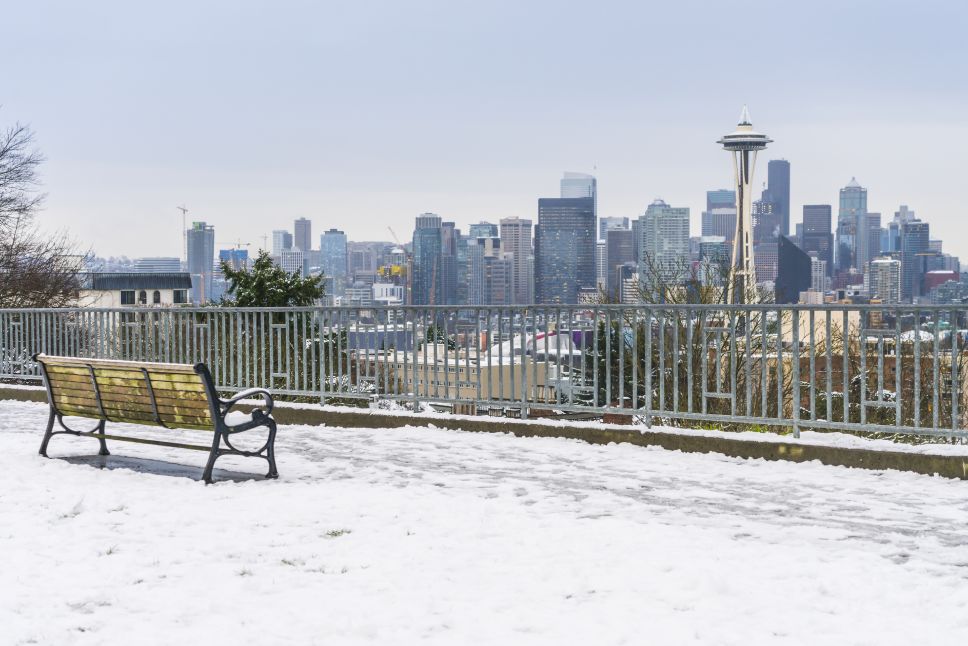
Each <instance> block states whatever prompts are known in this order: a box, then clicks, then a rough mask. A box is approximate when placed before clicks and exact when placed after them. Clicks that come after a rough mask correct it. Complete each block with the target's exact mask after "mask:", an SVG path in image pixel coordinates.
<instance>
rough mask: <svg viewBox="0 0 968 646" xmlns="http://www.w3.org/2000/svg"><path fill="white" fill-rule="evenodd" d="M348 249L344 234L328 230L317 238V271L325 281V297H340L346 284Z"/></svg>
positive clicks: (335, 230)
mask: <svg viewBox="0 0 968 646" xmlns="http://www.w3.org/2000/svg"><path fill="white" fill-rule="evenodd" d="M348 251H349V247H348V240H347V238H346V234H345V233H344V232H342V231H340V230H339V229H335V228H334V229H328V230H327V231H324V232H323V234H322V235H321V236H319V269H320V271H321V272H322V273H323V277H324V279H325V281H326V294H327V296H332V297H337V296H341V295H342V293H343V290H344V289H345V288H346V286H347V284H348V280H347V278H348V276H349V253H348Z"/></svg>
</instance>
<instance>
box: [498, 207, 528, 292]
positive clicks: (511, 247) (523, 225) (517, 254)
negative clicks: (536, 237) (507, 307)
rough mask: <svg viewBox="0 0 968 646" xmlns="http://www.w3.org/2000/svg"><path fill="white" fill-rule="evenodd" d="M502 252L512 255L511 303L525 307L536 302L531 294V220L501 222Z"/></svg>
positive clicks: (505, 220) (503, 220) (520, 219)
mask: <svg viewBox="0 0 968 646" xmlns="http://www.w3.org/2000/svg"><path fill="white" fill-rule="evenodd" d="M501 250H502V251H503V252H504V253H505V254H509V255H510V261H511V302H512V303H513V304H515V305H525V304H529V303H532V302H534V295H533V294H532V293H531V285H532V280H531V272H530V266H531V261H530V258H531V256H532V251H531V220H526V219H523V218H504V219H502V220H501Z"/></svg>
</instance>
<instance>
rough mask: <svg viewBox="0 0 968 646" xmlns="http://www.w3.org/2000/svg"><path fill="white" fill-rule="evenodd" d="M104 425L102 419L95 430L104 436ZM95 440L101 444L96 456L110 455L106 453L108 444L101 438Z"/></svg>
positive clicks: (108, 452)
mask: <svg viewBox="0 0 968 646" xmlns="http://www.w3.org/2000/svg"><path fill="white" fill-rule="evenodd" d="M104 425H105V421H104V420H103V419H102V420H101V423H100V424H98V425H97V429H96V430H97V432H98V433H100V434H101V435H104ZM97 439H98V442H100V443H101V450H100V451H98V452H97V454H98V455H111V452H110V451H108V443H107V442H106V441H105V439H104V438H103V437H99V438H97Z"/></svg>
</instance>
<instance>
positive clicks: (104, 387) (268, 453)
mask: <svg viewBox="0 0 968 646" xmlns="http://www.w3.org/2000/svg"><path fill="white" fill-rule="evenodd" d="M34 360H35V361H36V362H37V363H38V364H39V365H40V369H41V373H42V374H43V377H44V385H45V386H46V388H47V400H48V401H49V402H50V419H49V420H48V422H47V431H46V432H45V433H44V440H43V442H42V443H41V445H40V454H41V455H43V456H44V457H47V444H48V443H49V442H50V438H51V437H52V436H54V435H58V434H68V435H77V436H85V437H95V438H97V439H98V441H99V442H100V443H101V450H100V452H99V454H100V455H109V453H108V447H107V443H106V442H105V440H121V441H126V442H139V443H142V444H155V445H159V446H171V447H176V448H184V449H197V450H202V451H208V452H209V453H208V462H207V463H206V465H205V471H204V472H203V474H202V478H203V479H204V480H205V482H206V483H211V482H212V469H213V468H214V466H215V461H216V460H217V459H218V458H219V457H221V456H223V455H240V456H244V457H260V458H263V459H265V460H266V461H267V462H268V463H269V473H268V474H266V477H267V478H277V477H278V473H277V471H276V460H275V447H274V445H275V438H276V422H275V420H273V419H272V416H271V414H272V406H273V401H272V395H270V394H269V392H268V391H266V390H263V389H260V388H254V389H251V390H246V391H244V392H241V393H239V394H237V395H236V396H235V397H232V398H231V399H221V398H219V396H218V392H216V390H215V383H214V382H213V381H212V375H211V373H209V371H208V368H207V367H206V366H205V364H202V363H198V364H195V365H190V364H181V363H149V362H139V361H115V360H109V359H79V358H73V357H54V356H47V355H45V354H36V355H34ZM255 396H260V397H262V399H263V403H262V404H261V405H260V406H258V407H256V408H254V409H253V410H252V412H251V413H243V412H241V411H238V410H233V408H234V407H235V406H236V405H237V404H238V403H239V402H240V401H242V400H243V399H249V398H251V397H255ZM64 417H86V418H90V419H96V420H98V425H97V426H96V427H95V428H93V429H92V430H90V431H76V430H74V429H72V428H69V427H68V426H67V425H66V424H65V423H64ZM55 421H56V422H57V423H58V424H59V425H60V427H61V428H63V429H64V430H58V431H55V430H54V423H55ZM107 422H112V423H113V422H123V423H126V424H140V425H145V426H156V427H157V426H160V427H162V428H166V429H197V430H203V431H210V432H212V433H213V434H214V437H213V438H212V443H211V446H202V445H198V444H183V443H180V442H170V441H163V440H157V439H150V438H144V437H132V436H124V435H113V434H112V435H108V434H107V433H105V424H106V423H107ZM260 427H263V428H266V429H268V437H267V439H266V442H265V444H264V445H262V447H261V448H260V449H259V450H257V451H243V450H239V449H236V448H235V447H234V446H233V445H232V440H231V439H230V438H232V437H233V436H234V435H235V434H237V433H241V432H243V431H248V430H251V429H255V428H260Z"/></svg>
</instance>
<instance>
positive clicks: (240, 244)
mask: <svg viewBox="0 0 968 646" xmlns="http://www.w3.org/2000/svg"><path fill="white" fill-rule="evenodd" d="M262 237H263V238H265V236H262ZM226 244H227V245H230V246H233V247H235V248H236V249H241V248H242V247H249V246H252V243H251V242H242V238H239V239H238V240H237V241H235V242H220V243H219V245H226Z"/></svg>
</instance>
